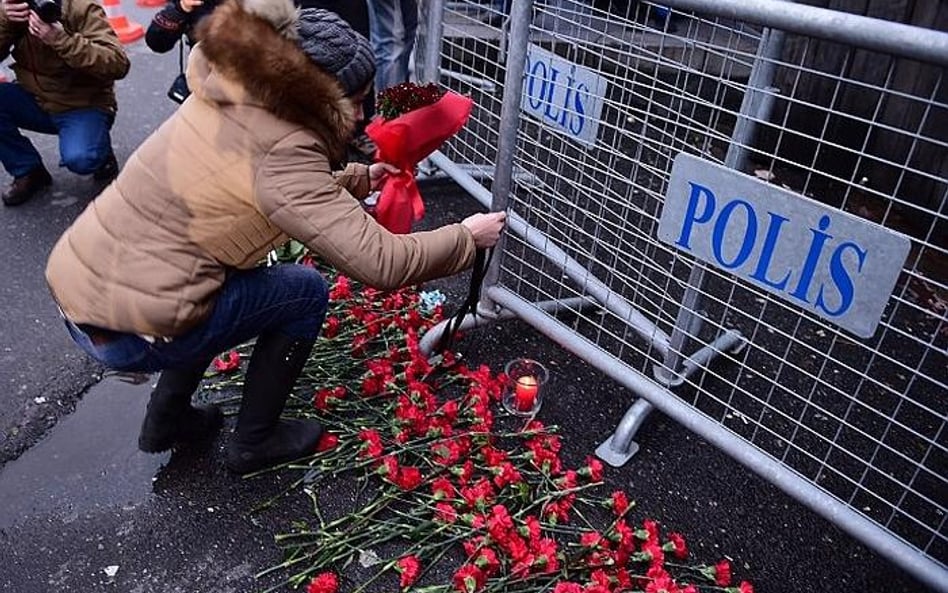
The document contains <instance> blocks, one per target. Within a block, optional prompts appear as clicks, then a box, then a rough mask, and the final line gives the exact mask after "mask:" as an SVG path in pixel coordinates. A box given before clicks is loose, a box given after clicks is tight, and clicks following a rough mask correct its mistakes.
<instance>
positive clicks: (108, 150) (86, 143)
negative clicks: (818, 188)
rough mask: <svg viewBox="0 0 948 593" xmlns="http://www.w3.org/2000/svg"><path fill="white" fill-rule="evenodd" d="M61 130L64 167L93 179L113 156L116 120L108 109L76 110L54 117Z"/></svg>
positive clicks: (61, 156) (62, 164) (61, 162)
mask: <svg viewBox="0 0 948 593" xmlns="http://www.w3.org/2000/svg"><path fill="white" fill-rule="evenodd" d="M52 119H53V121H54V122H55V123H56V127H57V128H58V130H59V156H60V163H59V164H60V165H61V166H63V167H66V168H67V169H69V170H70V171H72V172H73V173H76V174H78V175H91V174H92V173H95V172H97V171H98V170H99V169H100V168H102V167H103V165H106V164H107V163H108V161H109V160H110V159H111V158H114V155H113V154H112V138H111V136H110V134H109V131H110V130H111V129H112V122H113V121H114V117H113V115H112V114H111V113H109V112H108V111H106V110H104V109H75V110H72V111H66V112H64V113H57V114H54V115H53V116H52Z"/></svg>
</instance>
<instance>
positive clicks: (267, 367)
mask: <svg viewBox="0 0 948 593" xmlns="http://www.w3.org/2000/svg"><path fill="white" fill-rule="evenodd" d="M328 301H329V288H328V286H327V284H326V281H325V280H324V279H323V277H322V276H321V275H320V274H319V272H318V271H316V270H315V269H313V268H309V267H306V266H300V265H290V264H284V265H277V266H271V267H266V268H256V269H253V270H246V271H239V272H234V273H233V274H231V276H230V277H229V278H228V279H227V281H226V282H225V283H224V286H223V287H222V289H221V292H220V294H219V295H218V297H217V300H216V301H215V305H214V310H213V311H212V313H211V316H210V317H209V318H208V319H207V320H206V321H204V322H203V323H201V324H200V325H199V326H197V327H196V328H194V329H193V330H191V331H190V332H188V333H186V334H184V335H182V336H177V337H175V338H174V339H173V340H171V341H170V342H160V341H158V342H156V343H154V344H152V343H149V342H147V341H146V340H144V339H142V338H140V337H138V336H135V335H133V334H122V333H110V332H105V336H104V337H105V338H106V339H100V340H99V343H94V341H93V338H92V337H90V335H89V334H88V333H86V332H85V331H83V330H82V329H81V328H78V327H77V326H75V324H73V323H71V322H68V321H67V323H66V325H67V327H68V328H69V331H70V333H71V334H72V337H73V339H74V340H75V341H76V343H77V344H79V346H80V347H82V348H83V349H84V350H85V351H86V352H88V353H89V354H90V355H92V356H93V357H94V358H96V359H98V360H99V361H100V362H102V363H104V364H106V366H109V367H111V368H116V369H119V370H126V371H149V372H153V371H155V370H160V369H165V371H164V372H163V373H162V377H161V379H159V385H158V387H156V391H159V392H167V393H166V394H165V395H161V393H159V396H158V400H159V401H158V403H157V404H156V406H155V407H154V408H153V407H152V406H151V404H149V411H148V416H146V419H145V423H143V426H142V434H141V435H140V446H142V447H143V450H148V451H157V450H164V449H167V448H168V447H170V446H171V444H173V443H175V442H180V441H183V440H194V439H196V438H198V437H199V436H200V435H201V433H202V432H203V433H208V432H211V431H212V430H213V429H215V428H216V426H219V423H218V422H219V420H218V418H217V415H216V410H212V409H203V410H202V409H201V408H190V407H189V404H190V397H191V394H192V393H193V392H194V390H195V389H196V388H197V386H198V384H199V382H200V378H201V375H203V372H204V370H205V369H206V368H207V361H209V360H210V359H211V358H212V357H214V356H216V355H217V354H219V353H220V352H223V351H225V350H227V349H229V348H233V347H234V346H237V345H240V344H243V343H245V342H247V341H248V340H250V339H252V338H254V337H258V336H259V338H258V340H257V344H256V345H255V346H254V349H253V354H252V356H251V359H250V365H249V367H248V369H247V380H246V382H245V386H244V401H243V402H242V404H241V411H240V415H239V417H238V422H237V431H236V435H235V438H234V440H233V442H232V443H231V445H230V447H229V452H228V466H230V467H231V469H233V470H234V471H238V472H247V471H252V470H253V469H256V468H260V467H266V466H267V465H270V464H272V463H278V462H279V461H280V460H283V459H292V458H295V457H299V456H301V455H303V454H305V453H307V452H310V451H311V450H312V447H313V446H315V443H316V442H317V441H318V439H319V436H320V434H321V432H322V429H321V427H320V426H319V424H318V423H316V422H314V421H296V422H291V421H283V420H281V419H280V414H281V412H282V410H283V406H284V403H285V402H286V399H287V397H288V396H289V394H290V392H291V390H292V388H293V385H294V384H295V382H296V379H297V378H298V377H299V375H300V373H301V372H302V369H303V365H304V364H305V362H306V359H307V358H308V356H309V352H310V350H311V349H312V345H313V342H314V341H315V339H316V337H317V335H318V333H319V328H320V327H321V326H322V322H323V318H324V317H325V314H326V307H327V304H328ZM195 361H198V362H197V363H196V362H195ZM166 378H167V379H166ZM163 383H167V385H163ZM165 387H167V389H165ZM182 394H184V395H182ZM185 396H186V397H185ZM186 406H187V407H186ZM189 409H190V410H196V412H197V413H195V412H191V411H188V410H189ZM176 411H177V414H185V415H187V416H188V422H186V423H185V424H188V425H189V426H188V427H185V428H184V429H183V430H180V431H179V430H177V429H175V427H174V425H175V424H176V423H178V422H179V421H181V419H182V416H180V415H177V416H176V414H175V412H176ZM149 417H151V419H149ZM191 420H193V422H191ZM192 428H193V430H191V429H192ZM172 433H173V434H172ZM169 441H170V442H171V444H169Z"/></svg>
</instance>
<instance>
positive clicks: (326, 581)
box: [306, 572, 339, 593]
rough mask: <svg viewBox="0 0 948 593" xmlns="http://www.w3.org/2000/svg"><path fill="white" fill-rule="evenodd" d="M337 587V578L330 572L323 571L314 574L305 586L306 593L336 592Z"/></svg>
mask: <svg viewBox="0 0 948 593" xmlns="http://www.w3.org/2000/svg"><path fill="white" fill-rule="evenodd" d="M338 589H339V580H338V579H337V578H336V575H335V574H333V573H331V572H324V573H321V574H318V575H316V576H315V577H314V578H313V580H312V581H310V582H309V586H308V587H306V593H336V590H338Z"/></svg>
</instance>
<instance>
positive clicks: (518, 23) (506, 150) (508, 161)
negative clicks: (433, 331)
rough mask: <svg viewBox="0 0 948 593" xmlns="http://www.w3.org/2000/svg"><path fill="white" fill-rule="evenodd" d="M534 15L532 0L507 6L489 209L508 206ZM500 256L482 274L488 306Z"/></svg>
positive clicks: (501, 249)
mask: <svg viewBox="0 0 948 593" xmlns="http://www.w3.org/2000/svg"><path fill="white" fill-rule="evenodd" d="M532 15H533V0H518V1H517V2H511V6H510V37H509V38H508V49H507V60H506V63H505V68H506V72H505V73H504V96H503V100H502V102H501V106H500V129H499V130H498V135H499V138H498V144H497V162H496V168H495V169H494V182H493V184H492V185H491V195H492V198H493V199H492V200H491V207H490V209H491V211H493V212H499V211H502V210H507V201H508V197H509V195H510V189H511V180H512V175H513V166H514V158H515V157H516V153H517V130H519V129H520V89H521V88H522V87H523V72H524V68H525V66H526V63H527V47H528V46H529V44H530V23H531V21H532ZM504 243H505V241H504V236H503V235H501V237H500V241H499V242H498V243H497V245H496V246H495V247H494V250H495V251H496V252H497V253H503V252H504ZM500 260H501V258H500V257H495V258H493V259H492V260H491V262H490V264H489V265H488V268H487V272H486V273H485V274H484V284H483V287H482V289H481V302H482V303H484V306H485V307H487V308H492V307H493V306H494V305H493V303H491V302H490V300H489V299H488V297H487V293H486V290H485V289H486V288H487V287H489V286H493V285H494V284H497V280H498V278H500Z"/></svg>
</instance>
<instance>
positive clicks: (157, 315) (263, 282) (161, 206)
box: [46, 0, 504, 473]
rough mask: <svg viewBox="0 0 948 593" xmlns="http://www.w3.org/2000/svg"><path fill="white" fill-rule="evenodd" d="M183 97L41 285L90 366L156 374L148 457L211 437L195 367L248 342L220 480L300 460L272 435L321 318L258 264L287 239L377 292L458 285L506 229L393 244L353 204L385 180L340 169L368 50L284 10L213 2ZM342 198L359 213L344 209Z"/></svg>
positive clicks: (332, 25) (356, 167) (300, 288)
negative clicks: (199, 403)
mask: <svg viewBox="0 0 948 593" xmlns="http://www.w3.org/2000/svg"><path fill="white" fill-rule="evenodd" d="M198 36H199V38H200V42H199V43H197V44H196V45H195V46H194V49H193V50H192V53H191V56H190V59H189V60H188V71H187V76H188V83H189V84H190V86H191V90H192V95H191V97H190V98H189V99H188V100H187V101H185V102H184V104H183V105H181V107H180V108H179V109H178V110H177V111H175V112H174V114H173V115H172V116H171V117H170V118H169V119H168V120H167V121H165V122H164V123H163V124H162V125H161V127H159V128H158V130H156V131H155V132H154V133H153V134H152V135H151V136H150V137H149V138H148V139H147V140H145V142H144V143H142V145H141V146H139V147H138V149H137V150H136V151H135V153H134V154H133V155H132V156H131V157H130V158H129V160H128V164H127V165H126V166H125V168H123V169H122V172H121V173H120V174H119V176H118V179H116V180H115V182H114V183H112V184H111V185H109V186H108V187H107V188H106V189H105V190H104V191H103V192H102V194H101V195H100V196H99V197H98V198H97V199H96V200H95V201H94V202H93V203H92V204H90V205H89V206H88V207H87V208H86V210H85V211H84V212H83V213H82V214H80V215H79V217H78V218H77V219H76V220H75V222H74V223H73V224H72V226H71V227H70V228H69V229H67V230H66V232H65V233H64V234H63V236H62V237H61V238H60V239H59V241H58V242H57V243H56V246H55V247H54V248H53V251H52V253H51V254H50V257H49V262H48V264H47V267H46V279H47V281H48V283H49V286H50V290H51V292H52V294H53V297H54V298H55V300H56V302H57V303H58V304H59V306H60V309H61V311H62V312H63V316H64V318H65V322H66V327H67V329H68V331H69V332H70V335H71V336H72V338H73V339H74V340H75V341H76V343H77V344H78V345H79V346H80V347H81V348H83V350H85V351H86V352H87V353H88V354H89V355H91V356H93V357H94V358H96V359H97V360H99V361H100V362H102V363H103V364H105V365H107V366H109V367H111V368H114V369H119V370H126V371H149V372H151V371H157V370H160V371H161V376H160V378H159V379H158V384H157V385H156V387H155V389H154V391H153V392H152V395H151V399H150V401H149V403H148V411H147V412H146V415H145V420H144V422H143V424H142V429H141V433H140V435H139V441H138V444H139V448H140V449H142V450H143V451H148V452H158V451H164V450H167V449H169V448H171V447H173V446H175V445H178V444H181V443H187V442H189V441H196V440H200V439H202V438H204V437H206V436H208V435H209V434H212V433H213V432H214V431H215V430H216V429H217V428H219V427H220V425H221V413H220V410H218V409H217V408H214V407H212V406H205V407H194V406H192V405H191V396H192V394H193V393H194V391H195V389H197V387H198V385H199V383H200V381H201V378H202V377H203V375H204V371H205V370H206V369H207V367H208V364H209V363H210V361H211V359H212V358H213V357H214V356H215V355H217V354H219V353H221V352H223V351H225V350H227V349H230V348H233V347H235V346H237V345H238V344H242V343H244V342H247V341H248V340H251V339H254V338H255V339H256V342H255V344H254V347H253V353H252V355H251V357H250V362H249V364H248V367H247V373H246V381H245V383H244V387H243V398H242V401H241V404H240V411H239V413H238V416H237V425H236V430H235V432H234V435H233V437H232V438H231V439H230V442H229V443H228V446H227V466H228V467H229V468H230V469H231V470H232V471H235V472H238V473H246V472H250V471H253V470H255V469H260V468H264V467H267V466H269V465H272V464H275V463H279V462H280V461H286V460H290V459H295V458H299V457H302V456H304V455H308V454H310V453H312V452H313V448H314V447H315V446H316V443H317V442H318V440H319V437H320V434H321V433H322V427H321V426H320V425H319V423H317V422H316V421H313V420H285V419H281V417H280V416H281V413H282V411H283V406H284V404H285V402H286V400H287V398H288V397H289V395H290V393H291V391H292V389H293V386H294V384H295V383H296V380H297V379H298V378H299V376H300V373H301V372H302V370H303V367H304V364H305V363H306V360H307V358H308V357H309V354H310V351H311V350H312V347H313V343H314V342H315V340H316V338H317V336H318V334H319V330H320V327H321V325H322V323H323V317H324V316H325V313H326V307H327V303H328V299H329V290H328V287H327V284H326V280H325V279H324V278H323V277H322V275H321V274H320V273H319V271H317V270H316V269H315V268H313V267H309V266H305V265H295V264H279V265H274V266H269V267H268V266H263V267H261V266H260V265H259V263H260V262H261V260H263V259H264V258H265V257H266V255H267V253H268V252H269V251H270V250H272V249H274V248H275V247H278V246H279V245H281V244H283V243H284V242H285V241H286V240H287V239H288V238H294V239H296V240H298V241H300V242H302V243H304V244H305V245H306V246H307V247H308V248H309V249H310V250H311V251H312V252H313V253H315V254H317V255H318V256H319V257H321V258H322V259H324V260H325V261H326V262H328V263H329V264H331V265H333V266H335V267H336V268H337V269H338V270H339V271H341V272H342V273H344V274H347V275H349V276H351V277H353V278H354V279H356V280H359V281H361V282H364V283H366V284H369V285H371V286H374V287H376V288H380V289H393V288H396V287H400V286H406V285H412V284H416V283H419V282H423V281H426V280H429V279H432V278H436V277H441V276H447V275H451V274H456V273H458V272H460V271H462V270H464V269H466V268H469V267H471V265H473V263H474V256H475V250H476V249H477V248H488V247H492V246H493V245H494V244H495V243H496V242H497V240H498V239H499V236H500V232H501V230H502V228H503V226H504V213H502V212H494V213H490V214H475V215H473V216H470V217H468V218H466V219H465V220H463V221H462V222H461V223H457V224H449V225H445V226H443V227H441V228H439V229H436V230H433V231H427V232H419V233H411V234H405V235H394V234H392V233H390V232H388V231H387V230H386V229H385V228H383V227H382V226H381V225H379V224H378V223H377V222H376V221H375V220H374V219H373V218H371V217H370V216H369V215H368V214H366V212H365V210H364V209H363V208H362V206H361V204H360V203H359V199H363V198H365V196H366V195H367V194H368V193H369V192H370V191H371V190H372V189H377V188H379V187H380V186H381V185H382V184H383V183H384V181H385V179H386V177H387V176H388V175H389V174H392V173H398V169H397V168H395V167H394V166H392V165H389V164H386V163H374V164H372V165H369V166H366V165H363V164H356V163H352V164H349V165H348V166H347V167H345V168H344V169H342V168H341V166H340V161H341V159H342V157H343V156H344V154H345V147H346V142H347V140H348V138H349V137H350V136H351V134H352V132H353V130H354V129H355V126H356V123H357V122H358V120H359V119H361V117H362V108H361V106H362V102H363V100H364V99H365V95H366V94H367V93H368V92H369V89H370V88H371V82H372V78H373V77H374V75H375V59H374V57H373V54H372V47H371V45H370V44H369V42H368V40H367V39H365V38H364V37H363V36H361V35H359V34H358V33H356V32H355V31H353V30H352V28H351V27H349V26H348V25H347V24H346V23H345V22H344V21H343V20H342V19H340V18H339V17H338V16H336V15H335V14H333V13H331V12H327V11H324V10H318V9H303V10H301V11H299V13H297V10H296V9H295V8H294V6H293V4H292V2H291V1H290V0H243V2H238V1H237V0H227V1H226V2H224V3H222V4H221V5H219V6H218V7H217V8H216V9H215V10H214V12H213V13H211V14H210V15H209V16H208V17H206V18H205V19H203V21H202V23H201V24H200V25H199V27H198ZM357 198H358V199H357Z"/></svg>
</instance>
